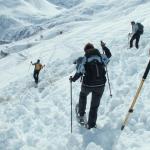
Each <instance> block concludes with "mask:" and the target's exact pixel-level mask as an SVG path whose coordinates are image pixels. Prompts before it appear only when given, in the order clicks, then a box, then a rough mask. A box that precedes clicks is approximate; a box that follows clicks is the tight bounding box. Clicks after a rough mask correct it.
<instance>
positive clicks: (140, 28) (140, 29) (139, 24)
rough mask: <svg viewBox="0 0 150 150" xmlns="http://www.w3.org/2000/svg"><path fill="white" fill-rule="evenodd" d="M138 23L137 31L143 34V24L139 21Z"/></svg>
mask: <svg viewBox="0 0 150 150" xmlns="http://www.w3.org/2000/svg"><path fill="white" fill-rule="evenodd" d="M137 25H138V33H139V34H143V33H144V26H143V25H142V24H141V23H137Z"/></svg>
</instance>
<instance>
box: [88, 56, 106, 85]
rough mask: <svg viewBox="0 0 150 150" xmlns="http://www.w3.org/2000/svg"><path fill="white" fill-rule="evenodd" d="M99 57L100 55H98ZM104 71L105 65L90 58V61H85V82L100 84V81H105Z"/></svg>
mask: <svg viewBox="0 0 150 150" xmlns="http://www.w3.org/2000/svg"><path fill="white" fill-rule="evenodd" d="M100 57H101V56H100ZM101 60H102V58H101ZM105 74H106V71H105V66H104V64H103V63H102V61H101V62H99V61H98V60H96V59H95V60H92V61H90V62H87V61H86V63H85V77H86V82H87V83H89V84H94V85H96V84H101V83H102V82H105V80H106V77H105Z"/></svg>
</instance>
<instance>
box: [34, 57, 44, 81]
mask: <svg viewBox="0 0 150 150" xmlns="http://www.w3.org/2000/svg"><path fill="white" fill-rule="evenodd" d="M31 64H32V65H34V66H35V68H34V73H33V77H34V80H35V83H36V84H38V81H39V73H40V70H41V69H42V68H43V67H44V66H45V65H42V64H41V63H40V60H39V59H38V60H37V62H36V63H32V61H31Z"/></svg>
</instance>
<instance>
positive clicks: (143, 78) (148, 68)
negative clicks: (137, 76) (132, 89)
mask: <svg viewBox="0 0 150 150" xmlns="http://www.w3.org/2000/svg"><path fill="white" fill-rule="evenodd" d="M149 70H150V60H149V63H148V65H147V67H146V70H145V72H144V75H143V77H142V81H141V83H140V86H139V88H138V89H137V92H136V95H135V96H134V98H133V101H132V104H131V106H130V108H129V111H128V113H127V115H126V118H125V120H124V122H123V125H122V127H121V130H123V129H124V127H125V125H126V124H127V121H128V118H129V116H130V114H131V113H133V107H134V105H135V103H136V100H137V98H138V96H139V94H140V91H141V89H142V86H143V84H144V81H145V79H146V77H147V75H148V73H149Z"/></svg>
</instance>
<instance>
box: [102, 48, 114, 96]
mask: <svg viewBox="0 0 150 150" xmlns="http://www.w3.org/2000/svg"><path fill="white" fill-rule="evenodd" d="M103 54H105V51H104V50H103ZM106 75H107V80H108V87H109V92H110V97H112V93H111V86H110V80H109V74H108V69H107V66H106Z"/></svg>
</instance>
